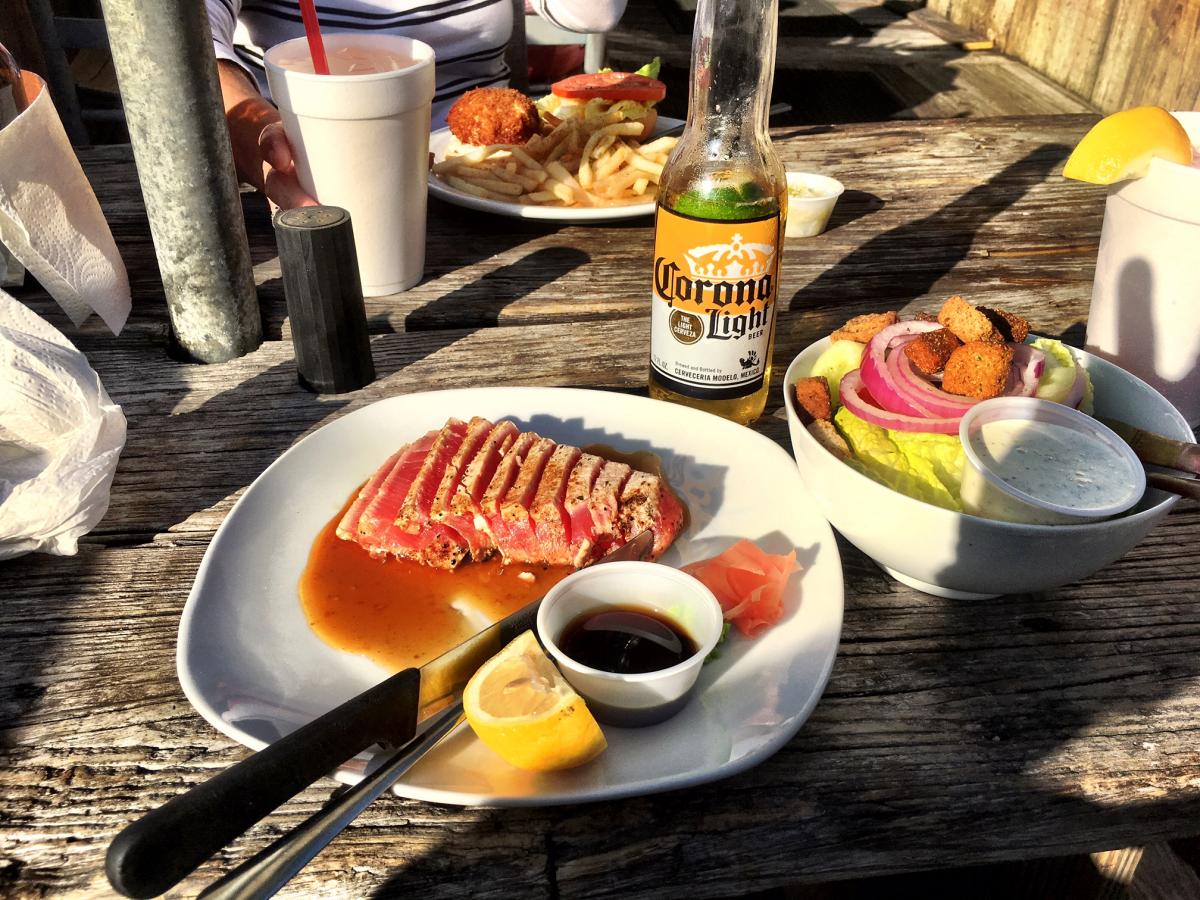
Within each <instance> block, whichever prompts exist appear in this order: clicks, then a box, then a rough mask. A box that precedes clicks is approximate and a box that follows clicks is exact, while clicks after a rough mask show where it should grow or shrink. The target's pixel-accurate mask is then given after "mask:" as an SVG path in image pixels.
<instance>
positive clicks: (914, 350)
mask: <svg viewBox="0 0 1200 900" xmlns="http://www.w3.org/2000/svg"><path fill="white" fill-rule="evenodd" d="M961 346H962V341H960V340H959V339H958V338H956V337H955V336H954V335H953V334H952V333H951V332H950V330H949V329H948V328H939V329H938V330H937V331H926V332H925V333H924V334H922V335H921V336H920V337H918V338H917V339H916V340H915V341H909V342H908V343H907V344H905V345H904V355H905V356H907V357H908V358H909V359H910V360H911V361H912V364H913V365H914V366H916V368H917V371H919V372H922V373H924V374H925V375H936V374H937V373H938V372H940V371H942V369H944V368H945V367H946V360H948V359H949V358H950V354H951V353H953V352H954V351H955V350H957V349H958V348H959V347H961Z"/></svg>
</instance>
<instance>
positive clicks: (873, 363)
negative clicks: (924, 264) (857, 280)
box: [792, 296, 1092, 511]
mask: <svg viewBox="0 0 1200 900" xmlns="http://www.w3.org/2000/svg"><path fill="white" fill-rule="evenodd" d="M831 337H832V339H833V342H832V343H831V344H830V346H829V348H828V349H827V350H826V351H825V352H824V353H822V354H821V356H820V357H819V358H818V359H817V361H816V363H815V364H814V365H813V369H812V373H811V375H810V377H808V378H802V379H800V381H798V382H797V383H796V385H795V386H794V392H793V397H792V400H793V402H794V404H795V409H796V412H797V413H798V414H799V415H800V417H801V420H802V421H803V422H804V423H805V425H806V426H807V427H808V430H809V431H810V432H811V433H812V434H813V435H814V437H816V438H817V440H818V441H819V442H820V443H821V444H822V445H823V446H825V447H826V449H828V450H829V451H830V452H831V453H833V454H834V455H836V456H838V457H839V458H841V459H842V460H843V461H844V462H846V463H847V464H848V465H851V466H854V467H855V468H857V469H858V470H859V471H861V472H863V473H864V474H866V475H868V476H870V477H871V478H874V479H875V480H876V481H879V482H881V483H882V484H884V485H887V486H888V487H890V488H892V489H893V490H897V491H900V492H901V493H903V494H906V495H908V496H910V497H912V498H914V499H916V500H923V501H925V502H927V503H933V504H935V505H937V506H941V507H944V508H946V509H951V510H955V511H961V510H962V502H961V497H960V489H961V483H962V470H963V461H964V456H963V449H962V444H961V442H960V441H959V437H958V429H959V422H960V421H961V419H962V417H963V415H964V414H965V413H966V411H967V410H969V409H970V408H971V407H972V406H974V405H975V404H976V403H979V402H980V401H981V400H984V399H988V398H990V397H996V396H1022V397H1041V398H1043V399H1047V400H1053V401H1055V402H1058V403H1063V404H1065V405H1067V406H1073V407H1076V408H1078V409H1080V410H1082V411H1083V412H1086V413H1091V409H1092V384H1091V380H1090V379H1089V378H1088V374H1087V372H1086V370H1085V369H1084V368H1083V367H1082V366H1080V365H1078V364H1077V362H1076V361H1075V358H1074V356H1073V355H1072V354H1071V351H1070V350H1069V349H1068V348H1067V346H1066V345H1065V344H1063V343H1061V342H1060V341H1056V340H1052V339H1049V338H1039V337H1033V336H1031V335H1030V334H1029V325H1028V323H1027V322H1026V321H1025V320H1024V319H1022V318H1020V317H1019V316H1016V315H1013V314H1011V313H1008V312H1005V311H1003V310H996V309H989V308H987V307H975V306H972V305H971V304H969V303H967V302H966V301H965V300H963V298H962V297H958V296H955V297H951V298H950V299H949V300H948V301H946V304H945V305H944V306H943V307H942V309H941V310H940V311H939V313H938V315H937V317H936V319H934V318H933V317H929V316H925V317H921V318H917V319H913V320H908V321H901V320H900V319H899V316H898V315H897V314H896V313H895V312H889V313H877V314H871V315H867V316H858V317H856V318H854V319H851V320H850V321H849V322H847V323H846V324H845V325H844V326H842V328H839V329H838V330H837V331H835V332H834V333H833V334H832V335H831Z"/></svg>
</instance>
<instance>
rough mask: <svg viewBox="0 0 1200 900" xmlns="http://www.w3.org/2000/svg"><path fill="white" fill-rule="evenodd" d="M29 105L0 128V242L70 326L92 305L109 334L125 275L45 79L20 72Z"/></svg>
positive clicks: (125, 300)
mask: <svg viewBox="0 0 1200 900" xmlns="http://www.w3.org/2000/svg"><path fill="white" fill-rule="evenodd" d="M21 75H22V79H23V81H24V84H25V93H26V95H27V96H28V97H29V98H30V103H29V107H28V108H27V109H26V110H25V111H24V112H22V113H21V114H20V115H18V116H17V117H16V118H15V119H13V120H12V121H11V122H9V123H8V124H7V125H6V126H4V128H2V129H0V242H3V243H4V245H5V246H6V247H8V249H9V250H10V251H11V252H12V254H13V256H15V257H16V258H17V259H18V260H19V261H20V262H21V263H22V264H23V265H24V266H25V268H26V269H28V270H29V271H30V272H31V273H33V276H34V277H35V278H37V280H38V281H39V282H40V283H41V285H42V287H44V288H45V289H46V290H47V291H49V292H50V295H51V296H52V297H53V298H54V299H55V300H57V301H58V304H59V305H60V306H61V307H62V308H63V311H64V312H66V314H67V315H68V316H69V317H70V319H71V321H72V322H73V323H75V325H80V324H82V323H83V320H84V319H86V318H87V317H88V316H89V315H91V313H92V311H93V310H94V311H95V312H96V314H97V315H99V316H100V318H101V319H103V320H104V324H105V325H107V326H108V327H109V328H110V329H111V330H112V332H113V334H119V333H120V331H121V328H122V327H123V326H124V325H125V320H126V318H128V316H129V305H130V302H129V276H128V274H127V273H126V272H125V264H124V263H123V262H122V261H121V256H120V254H119V253H117V246H116V244H115V243H113V238H112V232H110V231H109V230H108V223H107V222H106V221H105V220H104V213H102V212H101V211H100V204H99V203H97V202H96V195H95V194H94V193H93V192H92V186H91V185H90V184H88V180H87V177H86V176H85V175H84V174H83V169H82V168H81V167H80V165H79V160H78V159H77V158H76V156H75V151H74V150H72V149H71V142H70V141H69V140H67V133H66V131H64V130H63V126H62V122H61V120H60V119H59V118H58V112H57V110H55V108H54V103H53V102H52V101H51V99H50V92H49V91H48V90H46V85H45V82H43V81H42V79H40V78H38V77H37V76H36V75H34V74H33V73H31V72H22V73H21Z"/></svg>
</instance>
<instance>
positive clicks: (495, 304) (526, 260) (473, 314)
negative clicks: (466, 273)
mask: <svg viewBox="0 0 1200 900" xmlns="http://www.w3.org/2000/svg"><path fill="white" fill-rule="evenodd" d="M590 260H591V257H590V256H589V255H588V254H587V253H585V252H584V251H583V250H579V249H576V248H575V247H543V248H541V249H540V250H535V251H534V252H533V253H530V254H528V255H527V256H523V257H521V258H520V259H519V260H517V261H516V262H514V263H510V264H509V265H507V266H501V267H500V268H498V269H494V270H493V271H491V272H488V273H487V274H486V275H484V276H483V277H482V278H480V279H479V280H478V281H473V282H471V283H470V284H465V285H463V286H462V287H460V288H458V289H457V290H454V291H451V292H450V293H449V294H446V295H445V296H443V297H439V298H438V299H436V300H434V301H432V302H430V303H426V304H425V305H424V306H422V307H420V308H418V309H415V310H413V311H412V312H410V313H409V314H408V315H407V316H405V318H404V330H405V331H406V332H411V331H425V330H437V329H443V328H448V327H454V328H463V327H474V328H487V327H492V326H495V325H499V324H500V314H501V313H502V312H503V311H504V308H505V307H506V306H508V305H509V304H510V303H513V302H514V301H516V300H519V299H520V298H522V297H525V296H527V295H529V294H532V293H534V291H536V290H538V289H539V288H541V287H543V286H545V285H547V284H552V283H553V282H555V281H557V280H558V279H559V278H561V277H563V276H564V275H566V274H568V273H569V272H572V271H574V270H575V269H577V268H579V267H580V266H582V265H586V264H587V263H588V262H589V261H590ZM450 323H454V324H453V325H451V324H450Z"/></svg>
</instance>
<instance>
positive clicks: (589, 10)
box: [529, 0, 625, 34]
mask: <svg viewBox="0 0 1200 900" xmlns="http://www.w3.org/2000/svg"><path fill="white" fill-rule="evenodd" d="M529 5H530V6H532V7H533V11H534V12H535V13H537V14H538V15H539V16H541V17H542V18H543V19H546V20H547V21H549V22H552V23H554V24H555V25H557V26H558V27H559V28H565V29H567V31H579V32H583V33H585V34H595V33H598V32H605V31H612V30H613V29H614V28H616V27H617V23H618V22H619V21H621V16H622V15H623V14H624V13H625V0H530V4H529Z"/></svg>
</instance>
